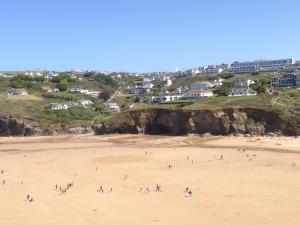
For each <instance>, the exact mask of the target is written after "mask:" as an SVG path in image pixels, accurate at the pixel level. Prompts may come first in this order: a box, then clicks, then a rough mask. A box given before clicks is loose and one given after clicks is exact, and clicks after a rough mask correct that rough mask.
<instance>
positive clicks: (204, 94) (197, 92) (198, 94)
mask: <svg viewBox="0 0 300 225" xmlns="http://www.w3.org/2000/svg"><path fill="white" fill-rule="evenodd" d="M213 95H214V94H213V92H212V91H211V90H201V89H193V90H190V91H188V92H186V93H185V94H184V95H183V98H184V99H195V98H208V97H211V96H213Z"/></svg>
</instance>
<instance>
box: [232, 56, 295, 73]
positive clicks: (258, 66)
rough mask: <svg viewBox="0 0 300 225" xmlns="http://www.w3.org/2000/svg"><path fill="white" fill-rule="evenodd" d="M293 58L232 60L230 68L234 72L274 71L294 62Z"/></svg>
mask: <svg viewBox="0 0 300 225" xmlns="http://www.w3.org/2000/svg"><path fill="white" fill-rule="evenodd" d="M294 63H295V62H294V61H293V59H280V60H257V61H253V62H234V63H232V64H231V70H232V71H233V72H236V73H247V72H256V71H276V70H279V69H284V68H286V67H289V66H290V65H292V64H294Z"/></svg>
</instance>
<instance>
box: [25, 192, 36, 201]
mask: <svg viewBox="0 0 300 225" xmlns="http://www.w3.org/2000/svg"><path fill="white" fill-rule="evenodd" d="M25 201H27V202H33V201H34V199H33V197H32V196H30V195H29V194H28V195H27V196H26V200H25Z"/></svg>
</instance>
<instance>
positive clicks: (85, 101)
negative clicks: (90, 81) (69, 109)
mask: <svg viewBox="0 0 300 225" xmlns="http://www.w3.org/2000/svg"><path fill="white" fill-rule="evenodd" d="M93 104H94V103H93V102H92V101H91V100H89V99H82V100H80V105H82V106H84V107H86V106H90V105H93Z"/></svg>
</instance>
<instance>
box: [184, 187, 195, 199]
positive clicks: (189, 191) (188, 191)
mask: <svg viewBox="0 0 300 225" xmlns="http://www.w3.org/2000/svg"><path fill="white" fill-rule="evenodd" d="M184 193H186V194H187V197H192V194H193V192H192V190H191V189H190V188H189V187H186V188H185V190H184Z"/></svg>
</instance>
